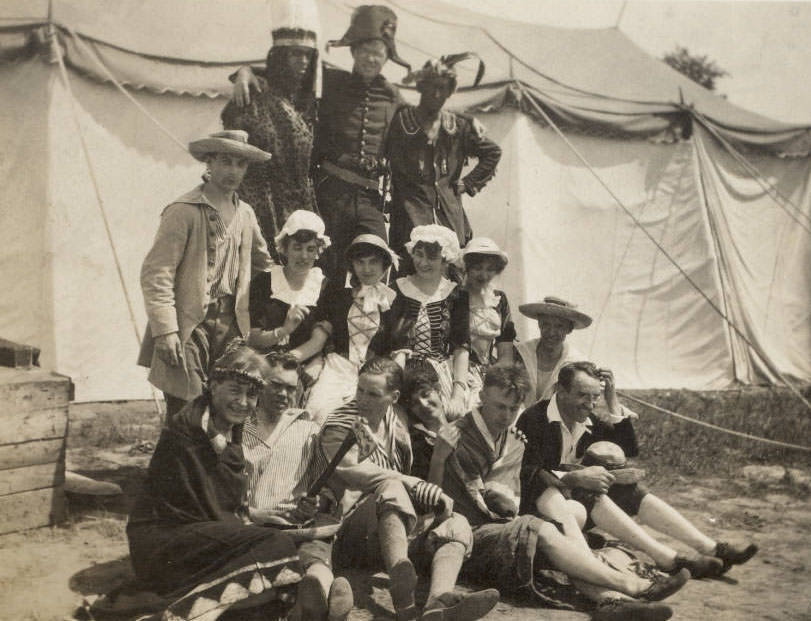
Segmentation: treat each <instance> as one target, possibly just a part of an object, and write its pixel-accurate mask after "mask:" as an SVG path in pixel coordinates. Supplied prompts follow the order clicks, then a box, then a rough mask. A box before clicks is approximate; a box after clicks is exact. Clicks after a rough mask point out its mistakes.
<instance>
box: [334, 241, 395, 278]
mask: <svg viewBox="0 0 811 621" xmlns="http://www.w3.org/2000/svg"><path fill="white" fill-rule="evenodd" d="M358 246H374V247H375V248H379V249H380V250H382V251H383V255H384V256H385V257H386V258H387V259H388V263H387V264H386V265H385V266H384V267H385V268H386V269H387V268H388V267H389V266H390V265H393V266H394V269H398V267H399V265H400V257H398V256H397V253H395V252H394V250H392V249H391V248H389V246H388V244H386V242H385V241H384V240H383V238H382V237H380V236H379V235H375V234H374V233H362V234H360V235H358V236H357V237H356V238H355V239H353V240H352V243H351V244H349V247H348V248H347V249H346V252H345V253H344V256H345V257H346V259H347V260H348V261H349V260H351V257H352V255H353V254H355V252H356V251H357V250H358Z"/></svg>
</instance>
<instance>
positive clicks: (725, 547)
mask: <svg viewBox="0 0 811 621" xmlns="http://www.w3.org/2000/svg"><path fill="white" fill-rule="evenodd" d="M757 551H758V547H757V546H756V545H755V544H754V543H750V544H749V545H748V546H746V547H745V548H737V547H734V546H733V545H732V544H730V543H727V542H726V541H719V542H718V543H717V544H716V545H715V556H716V558H719V559H721V562H722V563H723V565H724V571H727V570H728V569H729V568H730V567H732V566H733V565H743V564H744V563H745V562H746V561H748V560H749V559H750V558H752V557H753V556H754V555H755V554H757Z"/></svg>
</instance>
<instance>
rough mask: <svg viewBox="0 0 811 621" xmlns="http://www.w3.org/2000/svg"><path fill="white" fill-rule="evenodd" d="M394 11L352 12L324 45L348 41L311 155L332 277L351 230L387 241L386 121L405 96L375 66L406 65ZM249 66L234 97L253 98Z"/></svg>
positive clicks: (329, 83) (329, 82)
mask: <svg viewBox="0 0 811 621" xmlns="http://www.w3.org/2000/svg"><path fill="white" fill-rule="evenodd" d="M396 30H397V15H396V14H395V13H394V11H392V10H391V9H390V8H389V7H387V6H382V5H362V6H358V7H356V8H355V10H354V11H353V12H352V17H351V21H350V24H349V28H348V29H347V31H346V33H345V34H344V35H343V37H341V38H340V39H339V40H337V41H330V42H329V44H328V45H329V46H332V47H345V46H348V47H349V48H350V51H351V53H352V59H353V61H354V62H353V67H352V71H351V72H349V71H344V70H342V69H337V68H327V69H325V70H324V73H323V76H324V77H323V88H322V99H321V103H320V106H319V110H318V116H319V118H318V125H317V127H316V136H315V145H314V147H313V153H312V161H313V164H314V165H316V166H317V171H316V173H315V187H316V201H317V204H318V209H319V211H320V213H321V216H322V217H323V218H324V221H325V222H326V223H327V233H328V234H329V235H330V237H331V238H332V240H333V247H332V248H331V249H330V252H329V255H328V257H327V258H328V261H329V266H328V271H329V273H330V275H331V276H332V275H335V274H338V273H340V274H341V275H343V274H344V273H345V270H344V268H345V265H346V263H345V259H344V252H345V251H346V249H347V248H348V246H349V244H350V243H351V242H352V240H353V239H354V238H355V236H356V235H359V234H361V233H373V234H375V235H377V236H379V237H381V238H383V239H384V240H385V239H388V237H387V235H386V229H385V224H384V219H383V214H382V211H381V210H382V208H383V203H384V199H385V191H386V188H385V172H386V167H385V165H384V153H383V145H384V142H385V136H386V133H387V131H388V127H389V123H390V121H391V119H392V118H393V117H394V114H395V112H396V110H397V108H399V107H400V106H402V105H404V103H405V102H404V101H403V100H402V98H401V97H400V93H399V91H398V90H397V88H396V87H395V86H393V85H392V84H390V83H389V82H388V80H386V78H384V77H383V76H382V75H381V73H380V71H381V70H382V69H383V66H384V65H385V64H386V62H387V61H388V60H392V61H393V62H395V63H397V64H399V65H403V66H405V67H407V68H409V69H410V67H409V65H408V63H406V62H405V61H404V60H403V59H402V58H400V56H399V54H398V53H397V47H396V44H395V40H394V36H395V33H396ZM254 81H255V79H254V75H253V71H252V70H251V69H250V68H249V67H243V68H241V69H240V70H239V72H238V73H237V78H236V81H235V83H234V100H235V101H236V102H237V103H240V102H242V103H245V102H248V101H249V100H250V85H251V84H253V83H254Z"/></svg>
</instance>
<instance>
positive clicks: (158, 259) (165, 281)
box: [138, 130, 273, 416]
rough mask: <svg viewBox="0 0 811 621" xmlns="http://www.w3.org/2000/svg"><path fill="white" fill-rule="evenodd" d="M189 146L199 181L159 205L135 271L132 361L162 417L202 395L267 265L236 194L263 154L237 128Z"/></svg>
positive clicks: (241, 332) (246, 323)
mask: <svg viewBox="0 0 811 621" xmlns="http://www.w3.org/2000/svg"><path fill="white" fill-rule="evenodd" d="M189 151H190V152H191V154H192V156H193V157H194V158H195V159H197V160H199V161H201V162H204V163H205V164H206V166H207V167H208V171H207V173H206V176H205V177H204V178H205V179H206V181H205V183H203V184H202V185H199V186H197V187H196V188H194V189H193V190H192V191H190V192H187V193H186V194H184V195H183V196H181V197H180V198H178V199H177V200H175V201H174V202H173V203H172V204H171V205H169V206H168V207H166V209H164V210H163V212H162V213H161V221H160V226H159V227H158V232H157V234H156V235H155V241H154V243H153V244H152V248H151V249H150V251H149V253H148V254H147V255H146V258H145V259H144V263H143V267H142V268H141V289H142V291H143V295H144V304H145V305H146V314H147V318H148V319H149V324H148V326H147V332H146V334H145V335H144V340H143V343H142V344H141V352H140V354H139V356H138V364H140V365H142V366H145V367H149V369H150V372H149V381H150V382H152V384H154V385H155V386H156V387H157V388H158V389H160V390H162V391H163V393H164V395H165V397H166V413H167V416H171V415H172V414H174V413H175V412H177V411H178V410H179V409H180V408H181V407H182V406H183V404H184V403H186V402H187V401H190V400H191V399H194V398H196V397H198V396H199V395H200V394H201V393H202V391H203V385H204V384H205V381H206V377H207V375H208V371H209V367H210V366H211V363H212V362H213V361H214V360H216V358H217V356H219V355H220V354H221V353H222V350H223V347H224V346H225V343H226V342H227V341H228V340H229V339H230V338H233V337H235V336H247V334H248V331H249V330H250V318H249V315H248V286H249V284H250V282H251V277H252V276H253V275H254V274H256V272H258V271H261V270H267V269H270V266H271V265H273V261H272V260H271V258H270V255H269V254H268V250H267V245H266V244H265V241H264V239H263V238H262V234H261V232H260V231H259V225H258V224H257V222H256V216H255V215H254V212H253V210H252V209H251V208H250V206H249V205H247V204H246V203H244V202H242V201H241V200H240V199H239V197H238V196H237V192H236V190H237V188H239V184H240V183H241V182H242V177H243V176H244V174H245V171H246V170H247V168H248V164H249V162H263V161H267V160H269V159H270V157H271V155H270V153H267V152H265V151H262V150H261V149H259V148H257V147H255V146H253V145H251V144H249V143H248V134H247V133H245V132H244V131H239V130H233V131H224V132H218V133H216V134H212V135H210V136H208V137H206V138H201V139H200V140H195V141H193V142H191V143H190V144H189Z"/></svg>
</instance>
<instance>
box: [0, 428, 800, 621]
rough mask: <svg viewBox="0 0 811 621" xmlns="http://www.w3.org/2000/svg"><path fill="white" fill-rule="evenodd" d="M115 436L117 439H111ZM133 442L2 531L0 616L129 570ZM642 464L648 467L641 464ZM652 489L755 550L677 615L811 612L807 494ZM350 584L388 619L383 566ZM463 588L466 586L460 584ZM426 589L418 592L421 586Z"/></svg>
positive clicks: (703, 583)
mask: <svg viewBox="0 0 811 621" xmlns="http://www.w3.org/2000/svg"><path fill="white" fill-rule="evenodd" d="M112 440H115V438H112ZM133 447H134V444H133V443H132V442H128V443H127V444H124V445H122V446H112V447H108V448H93V447H82V448H73V449H70V450H69V451H68V467H69V468H70V469H72V470H75V471H78V472H80V473H82V474H85V475H88V476H92V477H94V478H96V479H98V480H106V481H114V482H116V483H119V484H120V485H121V486H122V488H123V490H124V494H123V495H122V496H118V497H113V498H101V497H87V496H81V497H80V496H69V499H68V500H69V510H70V517H69V520H68V523H67V524H66V525H64V526H61V527H57V528H51V529H49V528H44V529H37V530H32V531H26V532H21V533H14V534H10V535H5V536H2V537H0V593H2V607H0V619H2V620H5V619H9V620H10V619H15V620H19V619H35V620H43V621H44V620H48V621H50V620H62V619H70V618H72V614H73V612H74V611H75V610H76V608H77V606H79V605H80V604H81V603H82V601H83V600H92V598H93V597H95V596H96V594H98V593H101V592H104V591H106V590H108V589H110V588H112V587H113V586H115V585H117V584H119V583H121V582H123V581H124V580H126V579H127V578H128V577H130V576H131V569H130V567H129V561H128V558H127V544H126V536H125V533H124V525H125V520H126V512H127V509H128V507H129V505H130V503H131V500H132V497H133V495H134V494H135V492H136V491H137V489H138V487H139V485H140V482H141V480H142V479H143V472H144V468H145V466H146V464H147V463H148V460H149V454H148V453H142V452H140V451H138V450H133ZM638 465H641V466H642V467H644V466H645V463H644V461H640V462H639V464H638ZM651 487H653V489H654V491H656V492H658V494H659V495H660V496H662V497H664V498H666V499H668V500H669V501H670V502H671V503H672V504H673V505H675V506H676V507H677V508H679V509H680V510H681V511H682V512H683V513H684V514H685V515H686V516H687V517H688V518H689V519H691V520H692V521H693V522H694V523H695V524H697V525H698V526H699V527H700V528H701V529H703V530H704V531H705V532H706V533H708V534H709V535H711V536H713V537H714V538H716V539H724V540H732V541H742V540H749V539H751V540H754V541H755V542H757V543H758V545H759V546H760V549H761V551H760V552H759V554H758V555H757V556H756V557H755V558H754V559H753V560H751V561H750V562H749V563H748V564H746V565H744V566H741V567H736V568H734V569H733V570H732V571H730V573H729V574H727V575H726V576H725V577H724V578H722V579H720V580H711V581H709V580H692V581H690V583H688V585H687V586H686V587H685V588H683V589H682V590H681V591H680V592H678V593H676V594H675V595H674V596H673V597H671V598H670V599H669V600H668V603H669V604H670V605H671V607H672V608H673V609H674V613H675V614H674V618H675V619H681V620H691V621H692V620H696V621H697V620H704V619H713V620H715V619H717V620H728V621H739V620H750V619H751V620H756V619H764V620H774V621H777V620H780V621H787V620H800V619H811V585H810V583H811V580H809V575H808V572H809V569H811V545H809V544H811V537H809V533H811V498H809V495H808V490H807V489H799V488H797V487H796V486H793V485H790V484H789V483H785V482H781V483H775V484H769V485H763V484H762V483H760V484H759V483H750V482H747V481H745V480H743V479H742V478H741V479H740V480H734V481H730V480H728V479H720V478H708V477H703V478H700V479H687V478H679V477H672V480H668V481H654V482H653V485H651ZM348 577H349V579H350V582H351V583H352V585H353V589H354V590H355V597H356V609H355V610H354V611H353V612H352V614H351V616H350V620H351V621H366V620H369V619H384V618H392V617H393V614H392V612H391V611H392V609H391V604H390V600H389V598H388V595H387V591H386V588H387V578H386V575H385V574H383V573H380V574H376V575H374V576H367V575H364V574H363V573H361V572H357V573H356V572H351V573H349V574H348ZM462 588H465V587H464V586H463V587H462ZM423 596H424V593H423ZM587 618H588V615H587V614H585V613H574V612H563V611H554V610H547V609H538V608H527V607H522V606H521V605H517V604H516V603H515V602H510V601H509V600H506V601H502V602H501V603H500V604H499V605H498V606H497V607H496V609H495V610H494V611H493V612H491V613H490V614H489V615H488V616H487V619H488V620H490V621H496V620H498V619H504V620H507V619H510V620H512V619H515V620H518V621H523V620H526V621H529V620H530V619H533V620H534V619H550V620H552V621H575V620H579V619H587Z"/></svg>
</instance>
